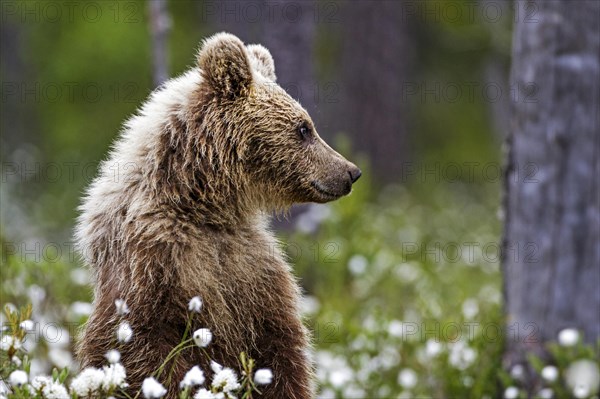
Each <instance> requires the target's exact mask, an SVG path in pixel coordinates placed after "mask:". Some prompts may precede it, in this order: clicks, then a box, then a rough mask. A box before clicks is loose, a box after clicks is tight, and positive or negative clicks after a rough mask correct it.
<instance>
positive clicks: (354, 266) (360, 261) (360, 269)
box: [348, 255, 369, 276]
mask: <svg viewBox="0 0 600 399" xmlns="http://www.w3.org/2000/svg"><path fill="white" fill-rule="evenodd" d="M368 265H369V261H368V260H367V258H365V257H364V256H362V255H354V256H353V257H351V258H350V260H349V261H348V270H350V273H352V274H354V275H355V276H358V275H360V274H363V273H364V272H365V270H367V266H368Z"/></svg>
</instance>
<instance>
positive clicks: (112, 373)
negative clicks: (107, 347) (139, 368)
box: [102, 363, 127, 391]
mask: <svg viewBox="0 0 600 399" xmlns="http://www.w3.org/2000/svg"><path fill="white" fill-rule="evenodd" d="M102 371H103V372H104V380H103V381H102V388H103V389H104V390H105V391H109V390H111V389H115V388H125V387H126V386H127V383H126V382H125V379H126V378H127V374H126V372H125V367H123V365H122V364H121V363H115V364H111V365H110V366H104V367H102Z"/></svg>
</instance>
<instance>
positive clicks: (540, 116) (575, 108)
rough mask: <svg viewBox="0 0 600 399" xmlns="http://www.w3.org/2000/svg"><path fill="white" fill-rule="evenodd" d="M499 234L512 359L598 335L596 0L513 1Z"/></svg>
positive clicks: (599, 57)
mask: <svg viewBox="0 0 600 399" xmlns="http://www.w3.org/2000/svg"><path fill="white" fill-rule="evenodd" d="M515 13H516V14H515V18H516V25H515V32H514V43H513V65H512V85H513V88H514V89H515V90H514V92H513V93H514V98H513V103H512V129H511V133H510V135H509V137H508V159H507V168H506V175H505V185H506V193H505V198H504V202H505V203H504V207H505V215H506V225H505V232H504V242H503V259H502V267H503V272H504V279H505V283H504V294H505V311H506V315H507V323H508V326H507V338H508V339H507V349H506V356H505V360H506V361H507V363H509V364H514V363H516V362H521V361H523V360H524V355H525V353H526V352H527V351H533V352H537V353H543V349H544V348H543V345H544V343H545V342H546V341H549V340H555V339H556V337H557V333H558V332H559V331H560V330H561V329H563V328H567V327H572V328H576V329H579V330H580V331H582V332H583V333H584V336H585V340H586V341H587V342H595V341H596V340H597V339H598V337H599V336H600V290H599V289H598V287H599V284H600V203H599V201H600V200H599V194H598V191H599V182H600V132H599V127H600V126H599V123H598V122H599V117H598V110H599V93H600V84H599V82H600V31H599V15H600V2H598V1H595V0H591V1H577V2H575V3H574V2H571V1H567V0H562V1H530V2H523V1H519V2H517V3H516V4H515Z"/></svg>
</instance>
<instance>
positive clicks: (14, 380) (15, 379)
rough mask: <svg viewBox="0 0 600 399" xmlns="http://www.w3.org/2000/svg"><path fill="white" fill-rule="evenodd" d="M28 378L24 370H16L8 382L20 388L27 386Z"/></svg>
mask: <svg viewBox="0 0 600 399" xmlns="http://www.w3.org/2000/svg"><path fill="white" fill-rule="evenodd" d="M27 381H28V378H27V373H26V372H24V371H23V370H15V371H13V372H12V373H10V375H9V376H8V382H10V384H11V385H14V386H17V387H20V386H21V385H24V384H27Z"/></svg>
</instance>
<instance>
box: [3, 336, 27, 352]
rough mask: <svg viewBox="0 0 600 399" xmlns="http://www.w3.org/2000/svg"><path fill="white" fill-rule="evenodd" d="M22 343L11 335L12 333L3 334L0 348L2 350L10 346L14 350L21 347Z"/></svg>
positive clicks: (6, 349)
mask: <svg viewBox="0 0 600 399" xmlns="http://www.w3.org/2000/svg"><path fill="white" fill-rule="evenodd" d="M21 347H22V343H21V341H20V340H19V339H18V338H15V337H13V336H12V335H8V334H7V335H4V336H2V339H1V340H0V349H2V350H3V351H8V350H10V348H13V349H15V350H18V349H21Z"/></svg>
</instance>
